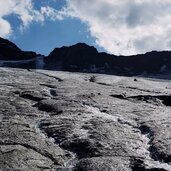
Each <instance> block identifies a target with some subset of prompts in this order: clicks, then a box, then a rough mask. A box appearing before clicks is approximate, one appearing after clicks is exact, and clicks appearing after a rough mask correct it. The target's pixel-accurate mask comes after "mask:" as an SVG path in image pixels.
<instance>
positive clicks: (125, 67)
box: [45, 43, 171, 75]
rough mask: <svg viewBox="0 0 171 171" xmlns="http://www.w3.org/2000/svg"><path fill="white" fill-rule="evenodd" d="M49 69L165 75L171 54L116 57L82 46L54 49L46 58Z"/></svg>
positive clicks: (154, 52) (158, 53)
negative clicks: (58, 67)
mask: <svg viewBox="0 0 171 171" xmlns="http://www.w3.org/2000/svg"><path fill="white" fill-rule="evenodd" d="M45 63H46V66H45V67H46V68H47V69H54V70H55V69H57V66H58V65H59V64H61V65H62V70H64V71H77V72H97V73H109V74H121V75H135V74H142V73H144V72H146V73H161V72H164V71H170V69H171V52H169V51H163V52H156V51H153V52H149V53H146V54H141V55H134V56H115V55H110V54H107V53H98V52H97V50H96V49H95V48H94V47H91V46H88V45H86V44H84V43H79V44H76V45H73V46H70V47H62V48H56V49H54V50H53V51H52V52H51V53H50V54H49V56H48V57H47V58H46V59H45Z"/></svg>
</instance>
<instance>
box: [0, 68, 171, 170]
mask: <svg viewBox="0 0 171 171" xmlns="http://www.w3.org/2000/svg"><path fill="white" fill-rule="evenodd" d="M170 99H171V82H170V81H169V80H168V81H167V80H162V81H161V80H160V79H158V80H157V79H150V78H149V79H145V78H138V77H137V78H135V77H119V76H107V75H100V74H97V75H96V74H80V73H68V72H55V71H54V72H53V71H43V70H21V69H7V68H0V169H1V170H2V171H14V170H16V171H30V170H31V171H146V170H147V171H155V170H158V171H170V170H171V114H170V113H171V108H170V106H171V100H170Z"/></svg>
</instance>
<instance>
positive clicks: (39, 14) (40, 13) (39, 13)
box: [0, 0, 62, 37]
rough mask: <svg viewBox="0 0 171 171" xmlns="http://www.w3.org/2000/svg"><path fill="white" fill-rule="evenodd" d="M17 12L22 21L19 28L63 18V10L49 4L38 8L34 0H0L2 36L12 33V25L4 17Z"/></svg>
mask: <svg viewBox="0 0 171 171" xmlns="http://www.w3.org/2000/svg"><path fill="white" fill-rule="evenodd" d="M11 14H15V15H16V16H17V17H18V18H19V19H20V21H21V25H20V26H19V28H20V29H21V30H23V29H25V28H27V27H28V26H29V24H31V23H32V22H44V20H45V19H46V18H48V19H50V20H61V19H62V12H60V11H57V10H55V9H53V8H51V7H49V6H45V7H41V8H40V10H36V9H35V8H34V6H33V1H32V0H1V1H0V36H1V37H8V36H9V35H10V34H11V33H12V26H11V23H9V22H8V21H7V20H6V19H5V18H4V17H6V16H8V15H11Z"/></svg>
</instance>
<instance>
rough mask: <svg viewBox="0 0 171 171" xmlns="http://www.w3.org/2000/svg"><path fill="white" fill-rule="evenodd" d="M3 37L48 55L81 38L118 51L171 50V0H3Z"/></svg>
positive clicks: (0, 23) (0, 10)
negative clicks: (57, 48)
mask: <svg viewBox="0 0 171 171" xmlns="http://www.w3.org/2000/svg"><path fill="white" fill-rule="evenodd" d="M0 37H3V38H7V39H9V40H11V41H12V42H14V43H15V44H17V45H18V46H19V47H20V48H21V49H23V50H32V51H35V52H37V53H40V54H44V55H47V54H49V53H50V52H51V51H52V50H53V49H54V48H55V47H61V46H69V45H73V44H76V43H78V42H85V43H87V44H89V45H92V46H95V47H96V48H97V49H98V50H99V51H105V52H108V53H110V54H115V55H133V54H139V53H146V52H148V51H152V50H157V51H161V50H171V0H0Z"/></svg>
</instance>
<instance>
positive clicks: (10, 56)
mask: <svg viewBox="0 0 171 171" xmlns="http://www.w3.org/2000/svg"><path fill="white" fill-rule="evenodd" d="M36 56H37V54H36V53H35V52H25V51H22V50H21V49H20V48H18V47H17V46H16V45H15V44H14V43H12V42H10V41H8V40H6V39H3V38H0V60H12V61H14V60H27V59H33V58H36Z"/></svg>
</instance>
